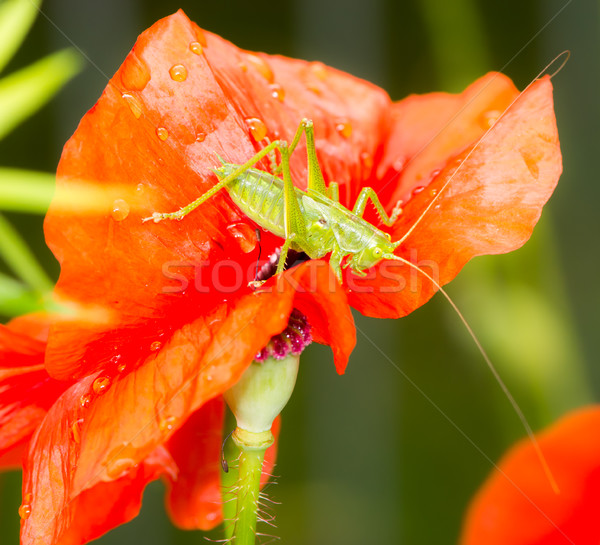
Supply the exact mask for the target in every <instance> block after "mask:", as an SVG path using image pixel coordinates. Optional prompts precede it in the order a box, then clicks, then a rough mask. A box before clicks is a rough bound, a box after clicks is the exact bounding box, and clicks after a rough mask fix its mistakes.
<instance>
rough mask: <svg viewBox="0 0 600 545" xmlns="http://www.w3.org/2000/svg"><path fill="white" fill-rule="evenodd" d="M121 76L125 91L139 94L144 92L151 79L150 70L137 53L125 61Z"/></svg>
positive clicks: (133, 53)
mask: <svg viewBox="0 0 600 545" xmlns="http://www.w3.org/2000/svg"><path fill="white" fill-rule="evenodd" d="M120 75H121V82H122V83H123V88H124V89H128V90H130V91H138V92H139V91H143V90H144V87H146V85H147V84H148V82H149V81H150V77H151V75H150V68H148V65H147V64H146V63H145V62H144V61H143V60H142V59H141V58H140V57H139V56H138V55H137V54H136V52H135V51H134V52H132V54H131V55H128V56H127V59H125V62H124V63H123V66H122V67H121V70H120Z"/></svg>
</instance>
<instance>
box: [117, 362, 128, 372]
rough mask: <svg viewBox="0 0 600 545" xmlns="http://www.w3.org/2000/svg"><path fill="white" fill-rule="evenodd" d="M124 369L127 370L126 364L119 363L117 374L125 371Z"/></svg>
mask: <svg viewBox="0 0 600 545" xmlns="http://www.w3.org/2000/svg"><path fill="white" fill-rule="evenodd" d="M125 369H127V364H126V363H119V365H117V372H118V373H122V372H123V371H125Z"/></svg>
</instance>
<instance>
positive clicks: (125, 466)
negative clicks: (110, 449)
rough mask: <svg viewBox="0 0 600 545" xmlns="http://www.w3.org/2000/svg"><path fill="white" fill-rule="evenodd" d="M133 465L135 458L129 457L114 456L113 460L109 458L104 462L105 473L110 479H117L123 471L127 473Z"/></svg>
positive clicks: (134, 464)
mask: <svg viewBox="0 0 600 545" xmlns="http://www.w3.org/2000/svg"><path fill="white" fill-rule="evenodd" d="M135 466H136V463H135V460H133V459H131V458H116V459H114V460H110V461H109V462H108V463H107V464H106V474H107V475H108V476H109V477H110V478H111V479H117V478H118V477H122V476H123V475H124V474H125V473H127V472H128V471H129V470H130V469H133V468H134V467H135Z"/></svg>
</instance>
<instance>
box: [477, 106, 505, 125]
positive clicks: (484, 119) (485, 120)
mask: <svg viewBox="0 0 600 545" xmlns="http://www.w3.org/2000/svg"><path fill="white" fill-rule="evenodd" d="M501 115H502V112H501V111H500V110H489V111H487V112H484V113H483V114H481V121H480V124H481V126H482V127H483V128H484V129H489V128H491V127H492V126H493V125H494V123H496V121H498V119H500V116H501Z"/></svg>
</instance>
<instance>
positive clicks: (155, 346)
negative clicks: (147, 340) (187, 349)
mask: <svg viewBox="0 0 600 545" xmlns="http://www.w3.org/2000/svg"><path fill="white" fill-rule="evenodd" d="M161 348H162V343H161V342H160V341H154V342H153V343H152V344H151V345H150V350H151V351H152V352H158V351H159V350H160V349H161Z"/></svg>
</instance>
